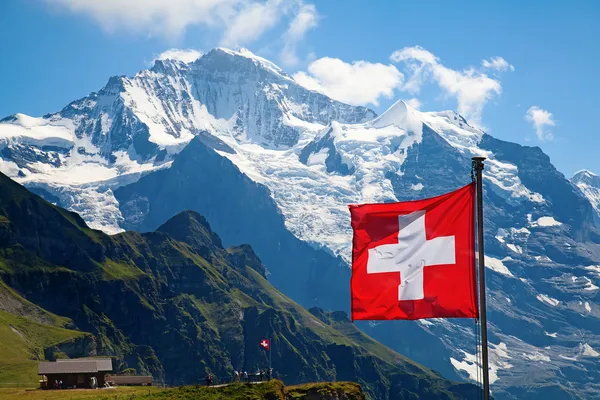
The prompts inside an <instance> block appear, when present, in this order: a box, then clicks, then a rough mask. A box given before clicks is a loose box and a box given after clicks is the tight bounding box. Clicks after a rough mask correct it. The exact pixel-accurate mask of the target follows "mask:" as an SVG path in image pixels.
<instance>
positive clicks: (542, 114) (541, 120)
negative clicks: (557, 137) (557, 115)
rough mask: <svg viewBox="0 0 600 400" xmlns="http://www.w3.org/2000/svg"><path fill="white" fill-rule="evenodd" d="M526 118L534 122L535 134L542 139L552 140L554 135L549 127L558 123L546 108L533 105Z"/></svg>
mask: <svg viewBox="0 0 600 400" xmlns="http://www.w3.org/2000/svg"><path fill="white" fill-rule="evenodd" d="M525 119H526V120H527V121H529V122H531V123H532V124H533V127H534V128H535V134H536V135H537V137H538V139H539V140H541V141H544V140H552V139H554V135H553V134H552V132H550V131H549V130H548V128H550V127H553V126H554V125H556V123H555V121H554V116H553V115H552V113H551V112H550V111H548V110H544V109H543V108H540V107H538V106H531V107H529V110H527V114H525Z"/></svg>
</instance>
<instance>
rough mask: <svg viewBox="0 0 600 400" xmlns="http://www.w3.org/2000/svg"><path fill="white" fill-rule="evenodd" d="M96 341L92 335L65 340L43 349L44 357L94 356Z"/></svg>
mask: <svg viewBox="0 0 600 400" xmlns="http://www.w3.org/2000/svg"><path fill="white" fill-rule="evenodd" d="M96 348H97V343H96V341H95V339H94V337H93V336H83V337H79V338H74V339H71V340H67V341H65V342H62V343H59V344H57V345H55V346H51V347H47V348H45V349H44V358H45V359H46V360H49V361H55V360H56V359H57V358H82V357H93V356H96V355H97V353H96Z"/></svg>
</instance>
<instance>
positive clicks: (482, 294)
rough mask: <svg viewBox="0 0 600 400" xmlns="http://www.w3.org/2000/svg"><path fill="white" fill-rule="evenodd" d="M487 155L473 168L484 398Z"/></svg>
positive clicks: (487, 390) (486, 372) (486, 393)
mask: <svg viewBox="0 0 600 400" xmlns="http://www.w3.org/2000/svg"><path fill="white" fill-rule="evenodd" d="M484 160H485V157H473V158H472V161H473V169H474V171H475V174H476V178H477V180H476V182H477V248H478V250H479V303H480V307H479V308H480V310H479V318H480V321H481V363H482V369H483V398H484V400H489V398H490V376H489V368H488V339H487V315H486V304H485V256H484V252H483V181H482V175H483V161H484Z"/></svg>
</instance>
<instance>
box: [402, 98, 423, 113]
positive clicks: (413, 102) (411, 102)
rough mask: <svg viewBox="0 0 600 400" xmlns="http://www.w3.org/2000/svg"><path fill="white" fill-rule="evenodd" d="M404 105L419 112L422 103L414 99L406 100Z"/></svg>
mask: <svg viewBox="0 0 600 400" xmlns="http://www.w3.org/2000/svg"><path fill="white" fill-rule="evenodd" d="M406 104H408V105H409V106H411V107H412V108H414V109H416V110H419V109H420V108H421V106H422V105H423V103H421V100H419V99H417V98H416V97H413V98H412V99H408V100H406Z"/></svg>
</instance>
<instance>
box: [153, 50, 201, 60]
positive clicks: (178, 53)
mask: <svg viewBox="0 0 600 400" xmlns="http://www.w3.org/2000/svg"><path fill="white" fill-rule="evenodd" d="M200 57H202V53H201V52H199V51H198V50H194V49H169V50H166V51H163V52H162V53H160V54H159V55H158V57H156V60H177V61H182V62H184V63H191V62H193V61H196V60H197V59H199V58H200Z"/></svg>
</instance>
